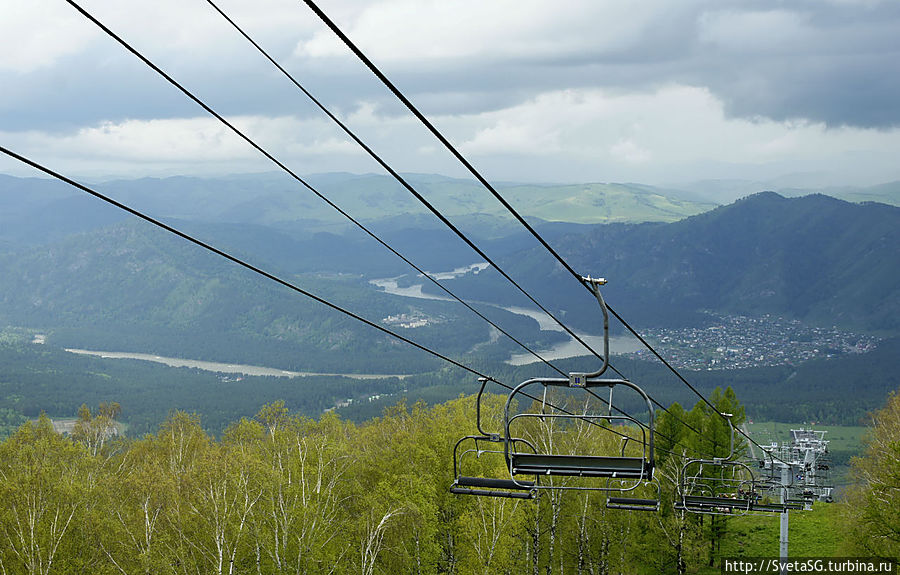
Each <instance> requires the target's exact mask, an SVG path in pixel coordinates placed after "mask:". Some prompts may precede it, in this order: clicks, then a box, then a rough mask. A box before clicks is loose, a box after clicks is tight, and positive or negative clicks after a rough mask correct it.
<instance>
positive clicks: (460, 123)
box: [0, 0, 900, 185]
mask: <svg viewBox="0 0 900 575" xmlns="http://www.w3.org/2000/svg"><path fill="white" fill-rule="evenodd" d="M79 4H80V5H81V6H82V7H83V8H84V9H86V10H87V11H88V12H90V13H91V14H93V15H94V16H95V17H96V18H98V19H99V20H100V21H101V22H103V23H104V24H106V25H107V26H109V27H110V28H111V29H112V30H113V31H115V32H116V33H118V34H119V35H121V36H122V37H123V38H124V39H125V40H126V41H128V42H129V43H131V44H132V45H133V46H134V47H135V48H136V49H138V50H139V51H140V52H141V53H143V54H144V55H145V56H146V57H147V58H149V59H150V60H151V61H153V62H154V63H156V64H157V65H158V66H160V67H161V68H163V69H164V70H166V71H167V72H168V73H169V74H170V75H172V76H173V77H174V78H175V79H176V80H178V81H179V82H181V83H182V84H183V85H184V86H185V87H187V88H188V89H189V90H191V91H193V92H194V93H195V94H196V95H197V96H198V97H200V98H201V99H202V100H204V101H205V102H206V103H207V104H208V105H209V106H211V107H212V108H213V109H215V110H216V111H217V112H219V113H221V114H222V115H224V116H226V117H227V118H228V119H229V120H231V121H233V122H234V123H235V124H236V125H237V126H239V127H240V128H241V129H242V130H244V131H245V132H246V133H247V135H249V136H250V137H251V138H253V139H254V140H255V141H257V142H258V143H259V144H260V145H261V146H262V147H264V148H265V149H266V150H268V151H269V152H271V153H272V154H273V155H274V156H276V157H278V158H279V159H280V160H282V161H283V162H284V163H285V164H287V165H289V166H290V167H291V168H292V169H294V170H295V171H297V172H298V173H303V174H306V173H314V172H328V171H349V172H376V173H378V172H380V168H379V167H378V166H377V165H376V164H375V163H374V162H373V161H372V160H371V159H370V158H368V157H367V156H366V155H365V154H364V153H363V152H361V151H360V150H359V149H358V148H357V146H356V145H354V144H353V143H352V142H350V141H349V140H348V139H347V138H346V137H345V136H344V135H343V133H342V132H340V130H339V129H338V128H336V127H335V126H334V125H333V124H332V123H331V122H330V120H328V119H327V117H325V116H324V115H323V114H322V113H321V112H320V111H319V110H317V109H316V108H315V107H313V106H312V105H311V104H310V103H309V101H308V100H307V99H306V97H305V96H303V95H302V93H300V92H299V91H298V90H297V89H296V88H295V87H294V86H293V85H292V84H290V82H289V81H288V80H287V79H286V78H284V77H283V76H282V75H281V74H280V73H279V72H278V71H277V70H276V69H275V68H274V67H273V66H272V65H271V64H270V63H269V62H267V61H266V60H264V59H263V57H262V56H261V55H260V54H259V53H257V52H256V51H255V50H254V49H253V48H252V46H251V45H250V44H249V43H248V42H247V41H246V40H245V39H243V38H242V37H241V36H240V35H239V34H238V33H237V32H236V31H235V30H234V29H233V28H232V27H231V26H230V25H229V24H228V23H227V22H226V21H225V20H224V19H223V18H222V17H221V16H220V15H219V14H218V13H216V12H215V11H214V10H213V8H212V7H211V6H210V4H208V3H207V2H206V1H205V0H129V1H127V2H122V1H121V0H80V1H79ZM217 4H218V5H219V7H220V8H221V9H222V10H223V11H224V12H226V13H227V14H229V15H230V16H231V17H232V18H233V19H234V20H235V21H236V22H237V23H238V24H239V25H240V26H242V27H244V28H245V30H246V31H247V32H248V33H249V34H250V35H251V36H252V37H253V38H254V39H255V40H256V41H257V42H259V43H260V44H261V45H262V46H263V47H264V48H265V49H266V50H267V51H269V52H270V54H271V55H272V56H273V57H274V58H276V59H277V60H278V61H279V62H280V63H281V64H282V65H283V66H284V67H285V68H287V69H288V70H289V71H290V72H291V73H292V74H293V75H294V76H295V77H296V78H297V80H298V81H300V82H301V83H302V84H303V85H304V86H305V87H306V88H307V89H308V90H309V91H310V92H312V93H313V94H314V95H316V96H317V97H318V98H319V99H320V100H321V101H322V102H323V103H325V104H326V105H327V106H328V107H329V108H330V109H331V110H332V111H333V112H334V113H335V114H337V115H338V116H339V117H340V118H342V119H343V120H344V121H345V122H346V123H347V124H348V125H349V126H350V127H351V128H352V129H354V130H355V131H357V132H358V134H359V135H360V137H361V138H362V139H363V140H365V141H366V142H367V143H369V144H370V145H371V146H372V147H373V148H374V149H375V150H376V151H378V152H379V153H380V154H382V155H383V156H384V157H385V159H386V160H387V161H388V162H389V163H390V164H391V165H392V166H393V167H394V168H395V169H397V170H398V171H402V172H434V173H442V174H447V175H455V176H461V175H465V172H464V171H463V170H462V168H461V167H460V166H459V165H458V163H457V162H456V161H455V160H454V159H453V158H452V157H451V156H450V155H449V154H448V153H447V152H446V151H445V150H443V148H442V147H441V146H440V144H439V143H438V142H436V141H435V140H434V139H433V137H431V135H430V134H429V133H428V132H427V131H426V130H425V129H424V128H423V127H422V126H421V125H420V124H419V123H418V122H417V121H416V120H415V119H414V118H413V117H412V116H411V115H410V114H409V113H408V112H407V111H406V110H405V108H403V107H402V105H400V104H399V103H398V102H396V100H395V99H394V98H393V96H392V95H391V94H390V93H389V92H388V91H387V90H386V89H385V88H384V87H383V86H382V85H381V84H380V82H378V80H377V79H376V78H374V76H373V75H372V74H371V73H370V72H369V71H368V70H367V69H366V68H365V67H364V66H363V65H362V64H361V63H360V62H359V61H358V60H357V59H356V58H355V57H354V56H353V55H352V54H351V53H350V52H349V51H348V50H347V49H346V48H345V47H344V46H343V44H341V43H340V42H339V41H338V40H337V39H336V38H335V37H334V36H333V34H332V33H331V32H330V31H329V30H328V29H327V28H326V27H325V26H324V25H323V24H322V22H321V21H320V20H318V18H316V16H315V15H314V14H313V13H312V12H311V11H310V10H309V8H308V7H307V6H306V5H305V4H304V3H303V2H302V1H300V0H253V1H252V2H250V1H248V0H217ZM319 6H320V7H321V8H322V9H323V10H324V11H325V12H326V13H327V14H329V15H330V16H331V17H332V18H333V19H334V20H335V21H336V23H337V24H338V25H339V26H340V27H341V28H342V29H343V30H344V31H345V32H346V33H347V35H348V36H349V37H350V38H351V39H352V40H354V41H355V42H356V43H357V45H358V46H359V47H360V48H361V49H362V50H363V51H364V52H366V53H367V54H368V56H369V57H370V58H371V59H372V60H373V61H374V62H375V63H376V64H377V65H378V66H379V67H380V68H381V69H382V70H383V71H384V72H385V73H386V74H387V75H388V76H389V77H390V78H391V79H392V80H393V82H394V83H395V84H396V85H397V86H398V87H399V88H400V89H401V90H403V91H404V93H405V94H406V95H407V96H408V97H409V98H410V99H411V100H412V101H413V102H414V103H415V104H416V105H417V106H418V107H419V109H420V110H422V112H423V113H425V114H426V115H427V116H428V117H429V118H430V119H431V121H432V122H433V123H434V124H435V125H436V126H437V127H438V128H439V129H440V130H441V131H442V132H443V133H444V134H445V135H446V136H447V137H448V138H449V139H450V140H451V141H452V142H454V144H455V145H457V146H458V147H459V149H460V150H461V151H462V152H463V153H464V154H465V155H466V156H467V157H468V158H469V159H470V161H471V162H472V163H473V164H474V165H475V166H476V167H477V168H478V169H479V170H480V171H481V172H482V173H483V174H484V175H485V176H486V177H487V178H488V179H491V180H494V181H501V180H503V181H509V180H512V181H554V182H588V181H591V182H596V181H632V182H642V183H649V184H673V183H679V182H687V181H691V180H704V179H752V180H773V179H775V178H779V177H781V178H783V177H789V178H795V179H796V178H798V177H799V178H800V179H802V180H805V181H810V182H812V181H814V182H815V183H816V184H817V185H842V184H856V185H871V184H876V183H881V182H886V181H891V180H900V2H898V1H897V0H880V1H879V0H793V1H788V0H781V1H778V0H743V1H740V2H738V1H730V0H678V1H674V0H640V1H635V2H623V1H621V0H553V1H552V2H551V1H550V0H477V1H476V0H453V1H450V0H440V1H438V0H320V2H319ZM0 47H2V50H0V87H2V88H0V144H2V145H3V146H5V147H7V148H10V149H13V150H15V151H17V152H19V153H21V154H23V155H26V156H29V157H31V158H32V159H34V160H36V161H38V162H41V163H44V164H46V165H47V166H48V167H50V168H53V169H56V170H59V171H61V172H63V173H65V174H67V175H70V176H73V177H78V178H106V177H122V176H127V177H131V176H145V175H155V176H159V175H171V174H196V175H215V174H224V173H237V172H259V171H270V170H272V169H273V166H272V164H270V163H269V162H268V161H267V160H265V159H264V158H262V157H261V156H260V155H259V154H258V153H257V152H255V151H254V150H252V149H251V148H250V147H249V146H248V145H247V144H246V143H245V142H243V141H241V140H240V139H239V138H238V137H237V136H235V135H234V134H232V133H231V132H230V131H228V130H227V129H226V128H224V127H223V126H222V125H221V124H220V123H219V122H218V121H216V120H215V119H213V118H212V117H210V116H209V115H208V114H207V113H206V112H204V111H203V110H202V109H201V108H200V107H198V106H197V105H196V104H194V103H192V102H191V101H189V100H188V99H187V98H185V97H184V96H183V95H182V94H181V93H180V92H178V91H177V90H176V89H175V88H173V87H172V86H170V85H169V84H168V83H166V82H165V81H164V80H163V79H162V78H161V77H160V76H158V75H157V74H156V73H155V72H153V71H152V70H151V69H150V68H148V67H147V66H146V65H144V64H143V63H141V62H140V61H139V60H138V59H137V58H135V57H134V56H133V55H131V54H129V53H128V52H127V51H126V50H125V49H123V48H122V47H121V46H120V45H118V44H117V43H115V42H114V41H113V40H112V39H111V38H109V37H108V36H107V35H106V34H104V33H103V32H102V31H101V30H100V29H99V28H98V27H97V26H96V25H94V24H93V23H91V22H90V21H89V20H87V19H86V18H85V17H83V16H82V15H80V14H79V13H78V12H77V11H76V10H75V9H74V8H73V7H72V6H71V5H70V4H69V3H68V2H66V1H65V0H2V2H0ZM0 172H4V173H12V174H16V175H34V172H33V171H31V170H30V169H28V168H27V167H23V166H21V165H19V164H17V163H16V162H14V161H12V160H9V159H5V158H4V159H0ZM798 175H799V176H798Z"/></svg>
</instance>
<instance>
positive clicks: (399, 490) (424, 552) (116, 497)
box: [0, 389, 900, 575]
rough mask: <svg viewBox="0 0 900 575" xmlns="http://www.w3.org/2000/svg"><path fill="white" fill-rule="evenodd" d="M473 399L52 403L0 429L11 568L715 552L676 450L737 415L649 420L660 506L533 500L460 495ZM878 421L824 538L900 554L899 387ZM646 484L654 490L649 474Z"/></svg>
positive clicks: (609, 440)
mask: <svg viewBox="0 0 900 575" xmlns="http://www.w3.org/2000/svg"><path fill="white" fill-rule="evenodd" d="M710 399H711V401H712V403H713V405H714V406H715V408H716V410H720V411H725V410H729V411H730V412H731V413H734V414H735V415H734V419H735V421H736V422H738V423H739V422H740V421H741V419H742V418H743V417H744V414H743V407H742V406H741V405H740V403H739V401H738V399H737V397H736V396H735V394H734V392H733V391H732V390H731V389H726V390H725V391H722V390H721V389H717V390H716V391H715V392H714V393H713V394H712V395H711V396H710ZM502 401H503V398H501V397H499V396H485V400H484V402H483V406H482V407H483V413H482V418H483V420H482V422H483V424H484V425H485V426H487V427H489V428H497V427H498V426H499V417H500V412H501V409H502ZM474 407H475V400H474V397H472V396H466V397H460V398H458V399H455V400H452V401H449V402H446V403H443V404H439V405H435V406H431V407H428V406H425V405H424V404H422V403H418V404H415V405H412V406H408V405H406V404H404V403H400V404H397V405H394V406H393V407H391V408H390V409H388V410H386V411H385V412H384V413H383V414H382V415H381V416H380V417H377V418H375V419H372V420H369V421H366V422H364V423H360V424H355V423H352V422H350V421H347V420H343V419H341V418H340V417H339V416H337V415H336V414H334V413H329V414H325V415H323V416H321V417H319V418H318V419H311V418H308V417H304V416H300V415H297V414H294V413H291V412H289V410H288V409H287V408H285V406H284V403H283V402H279V401H276V402H272V403H269V404H267V405H265V406H264V407H263V408H262V409H261V410H260V411H259V412H258V413H257V414H256V416H255V417H253V418H242V419H241V420H240V421H236V422H234V423H232V424H231V425H230V426H229V427H228V429H227V430H226V431H225V433H224V434H223V435H222V437H221V439H215V438H213V437H211V436H210V435H208V434H207V433H206V432H204V430H203V426H202V424H201V421H200V418H199V417H198V416H196V415H192V414H188V413H186V412H173V413H172V414H171V415H170V416H169V417H168V418H167V419H166V421H165V422H164V423H163V424H162V425H161V426H160V427H159V429H158V431H156V433H153V434H147V435H145V436H144V437H142V438H131V439H124V438H121V439H120V438H115V437H110V436H109V434H107V433H106V432H105V431H106V430H107V429H109V426H110V424H111V422H112V421H113V420H114V418H115V417H116V416H117V413H118V406H117V405H115V404H106V403H104V404H101V405H100V407H99V408H97V409H95V410H93V412H92V410H90V409H89V408H87V407H86V406H83V407H82V408H81V410H80V412H79V420H78V423H77V424H76V426H75V428H74V430H73V432H72V434H71V435H70V436H62V435H58V434H57V433H55V432H54V431H53V430H52V428H51V426H50V424H49V421H48V420H47V419H46V417H41V418H39V419H38V420H37V421H35V422H29V423H26V424H24V425H23V426H21V427H20V428H19V429H18V430H17V431H16V432H15V433H14V434H13V435H12V436H10V437H9V438H8V439H6V441H5V442H3V443H2V444H0V499H2V501H3V502H4V505H3V506H2V507H0V573H4V574H7V573H8V574H13V573H28V574H36V573H41V574H49V573H98V574H103V573H109V574H113V573H129V574H130V573H173V574H175V573H184V574H187V573H204V574H206V573H335V574H338V573H363V574H366V575H369V574H375V573H393V574H399V573H446V574H451V573H460V574H468V573H485V574H487V573H533V574H534V575H538V574H539V573H546V574H552V573H579V574H581V573H695V572H705V571H704V570H706V569H709V568H717V567H718V565H719V561H720V559H721V553H722V550H721V547H720V546H721V542H722V540H723V539H724V538H725V537H726V535H727V533H728V530H729V525H730V524H731V522H732V521H733V520H732V519H726V518H724V517H722V516H703V515H694V514H690V513H685V512H684V511H678V510H675V509H674V508H673V501H674V499H675V495H674V491H673V490H674V487H673V486H674V484H675V483H676V482H677V479H675V477H677V470H678V469H679V468H680V466H681V464H682V461H684V457H685V455H684V454H686V453H692V452H704V453H710V452H714V453H717V454H719V455H720V456H724V455H727V451H728V447H727V444H728V441H727V437H728V428H727V426H726V425H725V424H724V423H723V420H722V418H720V417H718V416H716V414H714V413H713V412H712V410H711V409H710V408H709V407H708V406H707V405H705V404H703V403H700V402H698V404H697V405H696V406H694V408H693V409H691V410H684V409H681V408H680V407H679V406H678V405H677V404H676V405H673V406H672V407H671V408H670V410H669V411H670V412H671V414H672V415H670V414H669V413H662V414H661V415H660V417H659V419H658V423H657V427H658V429H659V430H660V435H659V437H660V438H661V440H660V441H659V442H658V444H657V449H658V451H657V465H656V473H655V474H656V477H657V479H658V481H659V485H660V493H659V498H660V501H661V507H660V510H659V512H658V513H652V512H635V511H623V510H617V509H609V508H607V507H606V499H607V494H606V493H604V492H602V491H579V490H574V491H573V490H560V489H547V490H542V491H541V493H540V494H539V496H538V497H537V498H536V499H534V500H519V499H504V498H488V497H475V496H466V495H454V494H451V493H450V492H449V489H448V487H449V486H450V484H451V483H452V481H453V477H454V462H453V455H452V451H453V445H454V443H455V442H456V441H457V440H458V439H459V438H460V437H461V436H463V435H466V434H469V433H472V432H475V424H474V413H473V411H474ZM532 408H534V409H539V407H538V406H532ZM676 415H677V417H676ZM547 421H550V420H547ZM874 421H875V422H876V429H877V430H878V431H879V433H877V434H874V433H873V434H872V436H871V438H870V440H869V444H868V451H867V452H866V453H865V454H864V455H863V457H861V458H860V459H859V460H858V461H857V462H856V464H855V465H856V469H857V477H858V480H859V482H858V484H857V487H856V488H855V489H854V491H853V492H852V493H851V494H850V495H849V497H850V499H851V500H852V501H853V502H854V504H853V505H852V506H851V505H847V506H846V513H843V514H841V515H840V521H841V522H842V524H841V525H840V526H836V528H840V529H844V530H845V531H846V533H847V535H848V536H846V537H843V538H841V543H840V546H836V547H835V548H833V549H830V550H821V549H820V550H819V552H822V553H823V554H828V555H832V556H841V555H843V556H848V555H856V554H860V553H862V554H865V555H866V556H872V555H874V556H879V557H897V556H898V554H900V537H898V536H897V533H898V531H897V527H898V526H900V525H898V523H897V522H898V517H897V515H896V513H895V510H896V509H897V508H898V507H897V506H898V505H900V500H898V495H897V493H898V491H900V490H898V489H897V488H898V484H897V481H898V479H897V478H898V477H900V473H898V472H900V450H898V449H897V445H898V438H900V435H898V434H900V397H898V396H892V397H891V398H890V400H889V404H888V407H886V408H884V409H883V410H882V411H880V412H878V414H876V417H875V418H874ZM684 423H687V424H689V425H691V427H694V428H695V429H696V430H697V431H699V432H700V433H699V434H697V433H694V432H692V431H690V430H688V429H687V428H686V426H685V425H684ZM621 429H624V428H621ZM663 430H665V431H663ZM524 431H525V433H526V437H528V438H530V439H531V440H533V441H535V442H555V443H556V444H558V445H567V442H569V443H572V442H576V443H578V444H590V445H594V446H605V448H611V449H613V450H616V449H619V448H620V447H619V444H620V443H621V442H620V441H619V439H620V438H619V437H617V436H616V435H614V434H611V433H610V431H611V430H610V428H607V427H603V426H595V425H577V424H576V425H571V426H555V427H554V426H553V425H552V424H548V423H546V422H545V421H541V419H540V418H534V425H532V426H530V427H529V428H527V429H525V430H524ZM885 446H887V447H888V448H889V449H888V451H885V449H884V447H885ZM723 450H724V452H723ZM891 450H892V451H891ZM490 455H491V454H489V453H485V454H483V455H482V457H479V458H478V459H477V460H476V463H475V465H476V466H477V467H478V469H477V471H478V473H483V474H486V476H491V475H492V474H494V475H495V476H497V477H502V474H503V473H508V471H507V470H506V468H505V464H504V463H503V458H502V456H500V457H494V458H492V457H490ZM554 481H556V482H557V483H555V484H553V485H554V486H555V487H563V486H572V485H575V484H576V483H577V482H580V481H586V480H583V479H572V478H568V479H567V478H555V479H554ZM635 495H637V496H644V497H649V496H654V495H655V494H654V492H653V489H645V488H644V487H641V488H639V489H638V490H637V492H636V493H635ZM835 505H843V504H835ZM798 513H799V512H798ZM734 521H736V519H735V520H734ZM775 543H776V542H774V541H773V547H772V548H773V549H774V548H776V547H775ZM713 572H718V571H717V570H716V571H713Z"/></svg>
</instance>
